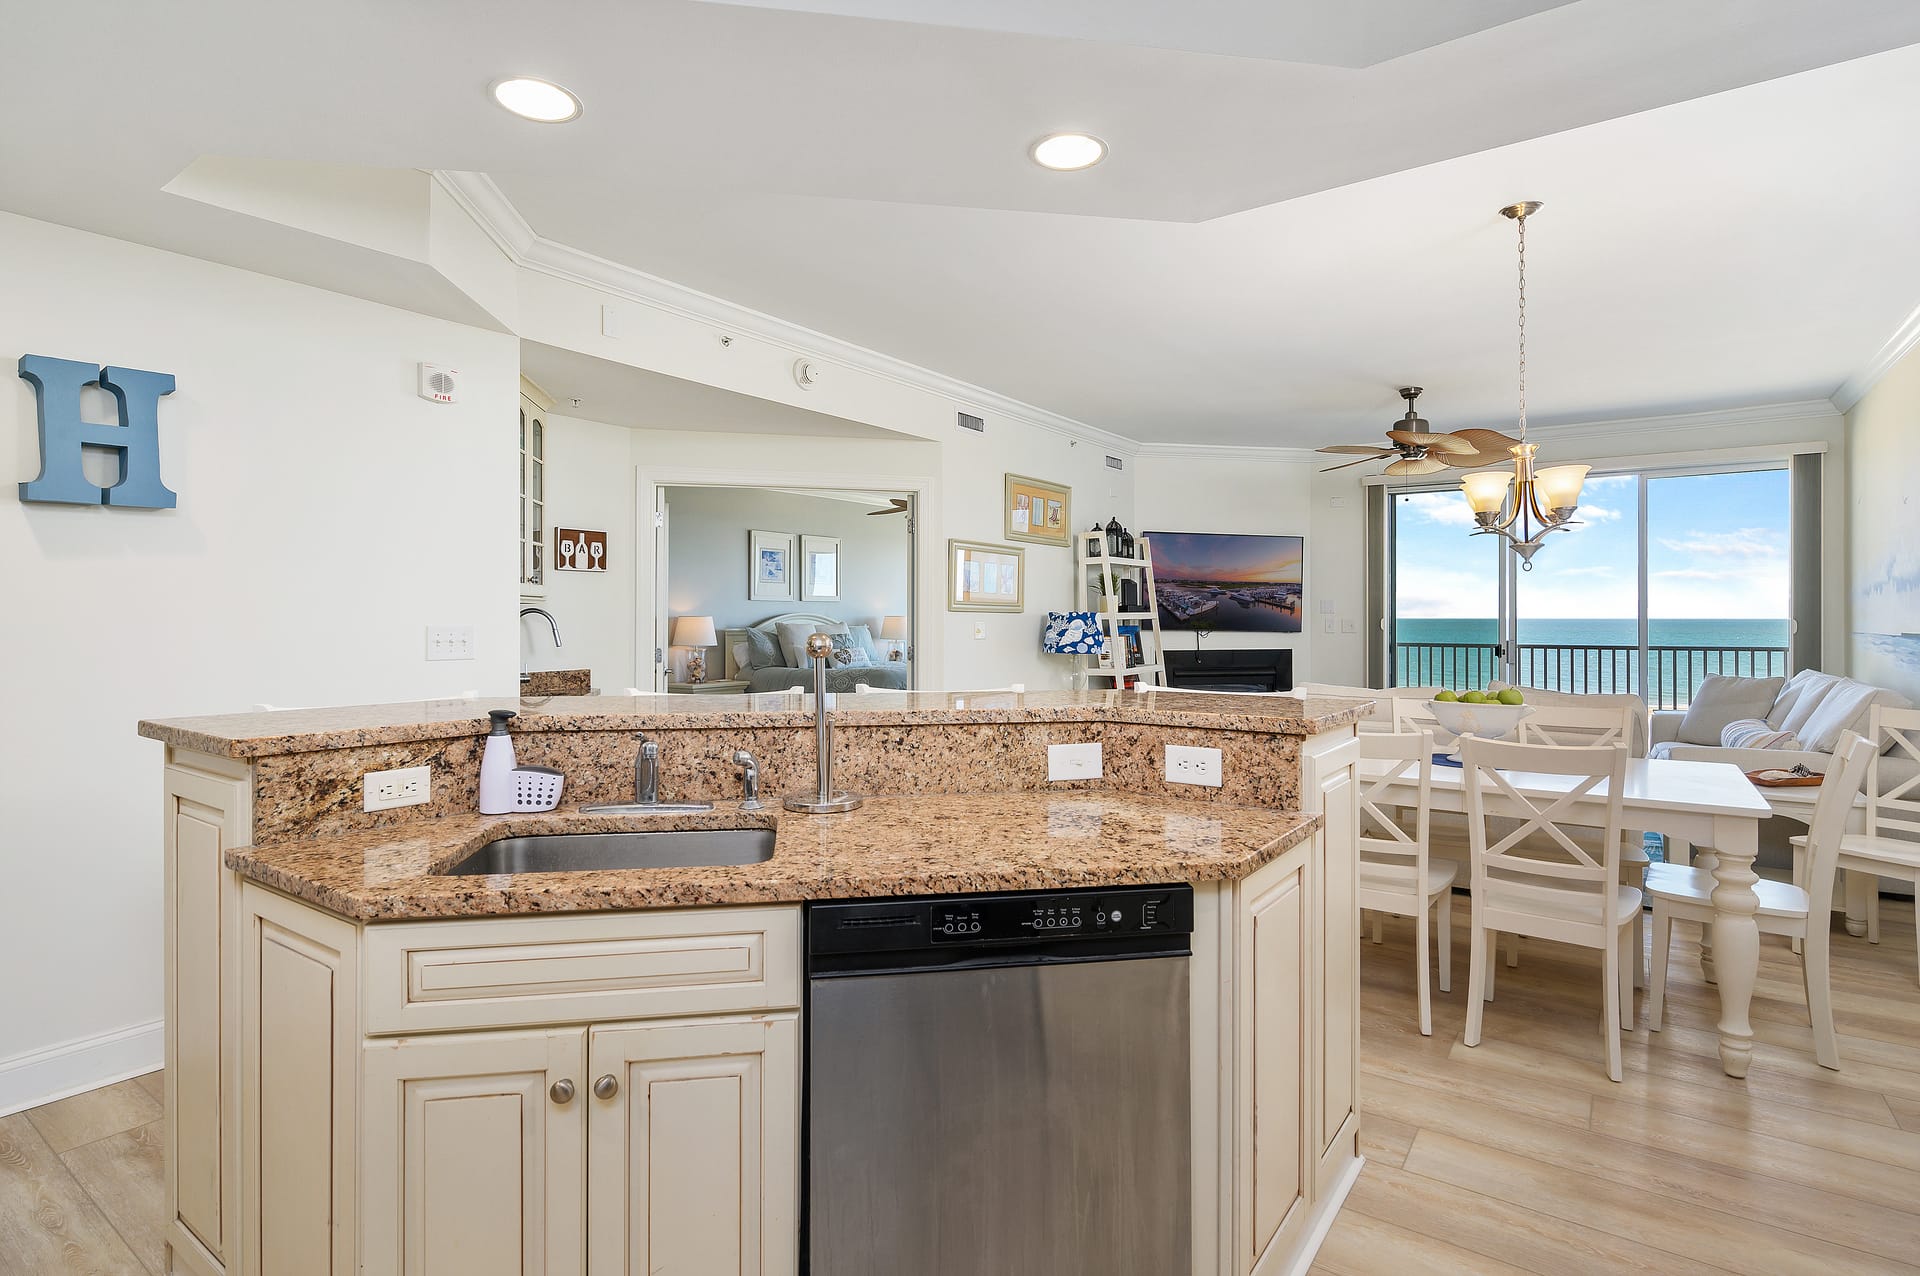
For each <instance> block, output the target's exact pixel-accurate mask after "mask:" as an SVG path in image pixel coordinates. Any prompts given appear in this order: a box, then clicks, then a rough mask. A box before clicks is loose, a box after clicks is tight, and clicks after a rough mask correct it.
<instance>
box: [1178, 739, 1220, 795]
mask: <svg viewBox="0 0 1920 1276" xmlns="http://www.w3.org/2000/svg"><path fill="white" fill-rule="evenodd" d="M1167 783H1168V784H1200V785H1205V786H1206V787H1207V788H1210V789H1217V788H1219V787H1220V750H1218V749H1199V748H1195V747H1194V746H1192V745H1187V744H1170V745H1168V746H1167Z"/></svg>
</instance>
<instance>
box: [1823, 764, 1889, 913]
mask: <svg viewBox="0 0 1920 1276" xmlns="http://www.w3.org/2000/svg"><path fill="white" fill-rule="evenodd" d="M1875 738H1876V739H1877V738H1878V737H1875ZM1877 757H1878V750H1876V749H1875V748H1874V746H1873V742H1872V741H1870V740H1866V739H1863V738H1861V737H1860V736H1857V735H1855V734H1854V733H1853V732H1851V731H1848V732H1846V733H1844V734H1843V735H1841V737H1840V743H1839V744H1837V745H1835V746H1834V749H1833V765H1832V766H1831V767H1829V768H1828V769H1827V778H1826V779H1824V780H1822V781H1821V782H1820V796H1819V797H1818V798H1816V799H1815V800H1814V803H1813V818H1812V819H1811V820H1809V821H1808V822H1807V876H1806V888H1807V917H1808V918H1809V919H1810V920H1809V921H1808V925H1810V926H1811V925H1824V924H1825V922H1824V919H1825V918H1826V916H1827V914H1828V913H1830V912H1831V911H1832V910H1833V877H1834V869H1836V868H1838V867H1839V864H1840V839H1841V838H1842V837H1843V836H1844V835H1845V834H1846V831H1847V816H1848V814H1849V813H1851V811H1852V810H1853V799H1854V798H1855V797H1856V796H1858V794H1859V792H1860V786H1861V785H1863V784H1865V783H1866V780H1867V770H1868V767H1869V766H1870V765H1871V764H1872V763H1873V762H1874V761H1875V759H1876V758H1877Z"/></svg>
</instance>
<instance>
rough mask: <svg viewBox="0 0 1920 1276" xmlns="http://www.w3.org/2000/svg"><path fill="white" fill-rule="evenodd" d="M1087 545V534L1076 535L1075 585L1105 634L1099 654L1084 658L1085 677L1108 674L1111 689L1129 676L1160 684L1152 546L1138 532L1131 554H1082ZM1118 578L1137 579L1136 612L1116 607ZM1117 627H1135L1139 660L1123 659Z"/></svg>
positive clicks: (1163, 668)
mask: <svg viewBox="0 0 1920 1276" xmlns="http://www.w3.org/2000/svg"><path fill="white" fill-rule="evenodd" d="M1089 543H1090V538H1089V537H1087V536H1082V537H1081V538H1080V540H1079V542H1078V548H1077V550H1076V553H1077V554H1078V557H1079V560H1080V588H1081V590H1082V592H1083V594H1084V595H1085V597H1086V601H1087V610H1088V611H1091V612H1093V613H1094V615H1096V616H1097V617H1099V621H1100V632H1101V633H1102V634H1103V635H1104V636H1105V637H1106V640H1107V649H1106V652H1105V653H1104V654H1102V655H1100V656H1095V657H1089V658H1088V663H1087V669H1086V672H1087V675H1088V676H1089V677H1093V678H1111V679H1112V680H1113V685H1114V686H1116V687H1121V686H1125V685H1126V681H1127V679H1129V678H1137V679H1139V680H1140V682H1141V684H1143V685H1150V686H1156V687H1164V686H1166V685H1167V665H1166V655H1165V651H1166V649H1165V647H1163V646H1162V645H1161V641H1160V607H1159V600H1158V598H1157V597H1156V596H1155V592H1154V583H1153V546H1152V545H1151V544H1149V543H1148V541H1147V538H1146V537H1145V536H1141V537H1138V538H1136V539H1135V541H1134V554H1135V556H1134V557H1132V558H1116V557H1114V556H1113V555H1111V554H1108V553H1104V552H1102V553H1099V554H1089V553H1087V545H1088V544H1089ZM1123 580H1133V581H1135V582H1137V583H1138V585H1139V588H1140V604H1141V607H1142V610H1140V611H1121V610H1120V582H1121V581H1123ZM1122 626H1131V627H1133V628H1135V629H1137V630H1138V631H1139V634H1140V652H1141V655H1142V657H1143V660H1142V662H1141V663H1139V664H1129V663H1127V644H1126V642H1125V639H1124V637H1123V636H1122V634H1121V632H1120V630H1121V627H1122ZM1149 638H1151V641H1149Z"/></svg>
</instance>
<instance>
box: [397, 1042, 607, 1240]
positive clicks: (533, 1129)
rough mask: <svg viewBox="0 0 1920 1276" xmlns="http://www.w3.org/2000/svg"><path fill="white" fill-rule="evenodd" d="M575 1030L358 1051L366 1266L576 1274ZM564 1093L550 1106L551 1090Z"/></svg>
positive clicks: (578, 1119) (581, 1157)
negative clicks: (561, 1087) (362, 1082)
mask: <svg viewBox="0 0 1920 1276" xmlns="http://www.w3.org/2000/svg"><path fill="white" fill-rule="evenodd" d="M585 1047H586V1033H585V1031H584V1030H583V1029H577V1028H575V1029H565V1030H561V1031H554V1032H510V1033H508V1032H503V1033H483V1032H473V1033H459V1034H454V1035H449V1036H445V1037H434V1038H416V1039H407V1040H401V1041H393V1042H384V1041H383V1042H375V1043H372V1044H370V1045H369V1046H368V1047H367V1049H366V1086H367V1089H366V1115H365V1121H364V1133H363V1139H364V1152H363V1155H362V1161H361V1164H362V1183H363V1185H364V1191H365V1199H366V1233H365V1258H366V1264H367V1270H369V1271H395V1272H401V1273H405V1274H406V1276H536V1274H538V1273H556V1274H557V1273H566V1272H579V1271H582V1270H583V1269H584V1266H585V1263H584V1253H583V1246H582V1231H583V1227H584V1223H585V1217H584V1213H585V1211H584V1197H583V1189H584V1183H583V1180H582V1175H583V1173H584V1169H585V1157H586V1149H585V1130H586V1117H585V1112H584V1107H585V1103H584V1100H585V1097H586V1092H587V1087H586V1085H585V1080H584V1071H585V1068H584V1065H585V1062H586V1049H585ZM562 1081H564V1082H566V1083H567V1084H569V1085H571V1086H572V1087H573V1090H574V1093H573V1096H572V1098H571V1099H570V1100H568V1101H567V1102H565V1103H561V1102H557V1101H556V1100H555V1099H554V1097H553V1095H552V1087H553V1086H554V1085H555V1084H556V1083H558V1082H562Z"/></svg>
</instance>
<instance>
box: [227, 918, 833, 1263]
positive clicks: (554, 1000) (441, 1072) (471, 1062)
mask: <svg viewBox="0 0 1920 1276" xmlns="http://www.w3.org/2000/svg"><path fill="white" fill-rule="evenodd" d="M797 911H798V910H797V909H796V908H793V907H780V908H734V909H680V910H663V911H659V912H647V913H607V914H594V915H588V916H574V917H552V918H533V919H518V918H516V919H486V920H465V921H462V920H455V921H444V922H420V923H405V924H398V925H392V926H380V925H369V926H360V925H356V924H354V923H351V922H347V921H344V920H342V919H340V918H338V917H335V916H333V915H331V914H329V913H326V912H323V911H320V910H317V909H313V908H310V907H308V906H307V905H305V904H302V903H299V902H298V901H295V900H292V899H289V898H287V897H286V896H284V895H280V894H278V893H277V892H274V891H272V890H269V889H266V888H264V887H260V886H257V885H254V884H252V883H247V884H244V885H243V886H242V887H241V889H240V906H239V912H240V914H241V933H242V936H243V942H242V952H241V954H240V960H239V966H240V979H239V985H240V998H239V999H240V1005H239V1014H238V1020H239V1036H240V1051H239V1055H240V1066H241V1085H240V1087H239V1089H240V1092H241V1101H240V1143H241V1146H242V1147H243V1148H244V1149H247V1150H256V1149H257V1153H256V1154H255V1155H252V1156H248V1157H243V1158H242V1165H243V1171H242V1174H241V1179H242V1191H241V1193H240V1204H239V1209H238V1214H239V1218H240V1224H241V1225H240V1227H239V1229H238V1233H237V1234H238V1236H239V1237H240V1238H241V1244H240V1245H239V1247H238V1249H237V1250H231V1251H230V1256H229V1259H228V1261H229V1264H230V1267H229V1270H231V1271H235V1272H239V1273H249V1274H251V1273H261V1274H270V1276H287V1274H294V1276H307V1274H309V1273H311V1274H312V1276H353V1274H354V1273H366V1274H367V1276H377V1274H385V1273H395V1274H399V1276H537V1274H547V1276H563V1274H564V1273H569V1272H571V1273H581V1274H584V1273H587V1272H593V1273H595V1274H596V1276H598V1274H600V1273H627V1272H631V1273H636V1274H641V1273H644V1274H645V1276H709V1273H713V1272H719V1271H725V1272H738V1273H741V1274H742V1276H791V1273H793V1272H794V1271H796V1270H797V1268H798V1266H799V1195H800V1034H799V1016H798V1013H797V1010H798V1002H799V961H800V954H799V950H798V933H799V932H798V918H797ZM769 1003H771V1004H769ZM703 1008H711V1009H712V1010H713V1011H714V1012H715V1013H710V1014H703V1013H699V1012H700V1011H701V1010H702V1009H703ZM596 1011H599V1012H608V1011H611V1012H614V1013H617V1014H623V1015H629V1016H636V1017H633V1018H623V1019H615V1020H612V1021H609V1022H600V1021H598V1020H597V1019H596V1017H595V1015H594V1012H596ZM543 1013H544V1015H545V1016H546V1017H547V1019H548V1020H549V1021H548V1022H546V1023H537V1022H534V1021H536V1020H538V1019H540V1018H541V1017H542V1014H543ZM642 1015H658V1016H659V1017H648V1018H640V1017H637V1016H642ZM488 1021H491V1024H489V1022H488ZM428 1024H431V1025H433V1026H436V1027H444V1026H445V1025H455V1027H454V1028H453V1030H442V1031H418V1030H417V1029H418V1028H420V1027H422V1026H425V1025H428ZM233 1253H237V1254H238V1255H239V1261H238V1262H237V1263H234V1262H233V1258H232V1257H231V1255H232V1254H233Z"/></svg>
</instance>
